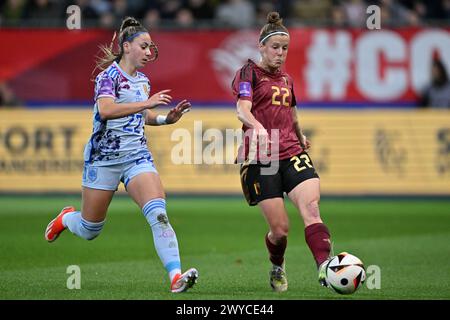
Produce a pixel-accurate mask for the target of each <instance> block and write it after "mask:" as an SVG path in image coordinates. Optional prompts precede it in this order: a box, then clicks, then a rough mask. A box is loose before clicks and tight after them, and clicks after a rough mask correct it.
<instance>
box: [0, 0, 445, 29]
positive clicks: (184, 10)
mask: <svg viewBox="0 0 450 320" xmlns="http://www.w3.org/2000/svg"><path fill="white" fill-rule="evenodd" d="M72 4H75V5H78V6H79V7H80V9H81V14H82V17H81V20H82V27H83V28H89V27H100V28H116V27H117V26H118V25H119V24H120V21H121V19H122V18H123V17H124V16H127V15H131V16H134V17H136V18H138V19H140V20H142V21H143V22H144V23H145V25H146V27H149V28H151V29H157V28H164V29H166V28H177V29H179V28H188V29H195V28H251V27H255V26H262V25H263V24H264V23H265V21H266V15H267V13H268V12H270V11H273V10H276V11H278V12H280V14H281V16H282V17H283V18H284V21H285V23H286V25H287V26H302V25H322V26H334V27H364V26H365V23H366V19H367V16H368V14H367V13H366V10H367V7H368V6H369V5H373V4H375V5H378V6H379V7H380V8H381V24H382V26H384V27H397V26H424V25H425V26H426V25H442V24H448V21H449V20H450V0H427V1H425V0H399V1H394V0H375V1H373V0H372V1H365V0H262V1H257V0H225V1H219V0H153V1H149V0H132V1H131V0H77V1H56V0H0V26H1V27H64V26H65V21H66V18H67V13H66V8H67V7H68V6H70V5H72Z"/></svg>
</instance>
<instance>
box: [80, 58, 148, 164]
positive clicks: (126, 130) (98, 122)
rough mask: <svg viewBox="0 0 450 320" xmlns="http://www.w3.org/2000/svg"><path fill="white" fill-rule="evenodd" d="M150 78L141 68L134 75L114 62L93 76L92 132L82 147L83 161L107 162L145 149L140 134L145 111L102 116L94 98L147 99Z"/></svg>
mask: <svg viewBox="0 0 450 320" xmlns="http://www.w3.org/2000/svg"><path fill="white" fill-rule="evenodd" d="M149 94H150V81H149V80H148V78H147V77H146V76H145V75H144V74H143V73H141V72H137V75H136V76H135V77H132V76H130V75H128V74H127V73H125V71H123V70H122V69H121V68H120V66H119V65H118V64H117V63H116V62H114V63H112V64H111V65H110V66H109V67H108V68H107V69H105V70H104V71H103V72H101V73H99V74H98V76H97V77H96V79H95V95H94V102H95V104H94V117H93V131H92V135H91V137H90V139H89V141H88V143H87V144H86V147H85V149H84V161H85V162H87V163H92V162H96V164H97V165H110V164H117V163H121V162H125V161H128V160H129V159H130V158H133V157H136V156H138V155H139V154H140V153H145V152H148V148H147V139H146V137H145V134H144V125H145V111H143V112H140V113H135V114H132V115H129V116H127V117H123V118H118V119H112V120H103V119H101V117H100V113H99V109H98V99H99V98H102V97H110V98H112V99H114V102H115V103H118V104H120V103H130V102H140V101H145V100H147V99H148V97H149Z"/></svg>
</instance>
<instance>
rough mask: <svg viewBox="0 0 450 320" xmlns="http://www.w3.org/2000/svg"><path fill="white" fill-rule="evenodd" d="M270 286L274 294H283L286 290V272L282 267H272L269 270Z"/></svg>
mask: <svg viewBox="0 0 450 320" xmlns="http://www.w3.org/2000/svg"><path fill="white" fill-rule="evenodd" d="M269 274H270V286H271V287H272V290H273V291H275V292H283V291H286V290H287V289H288V281H287V277H286V272H285V271H284V264H283V267H279V266H273V267H272V270H270V273H269Z"/></svg>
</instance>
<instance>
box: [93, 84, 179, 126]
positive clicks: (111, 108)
mask: <svg viewBox="0 0 450 320" xmlns="http://www.w3.org/2000/svg"><path fill="white" fill-rule="evenodd" d="M169 91H170V90H162V91H160V92H157V93H155V94H154V95H152V96H151V97H150V98H149V99H148V100H145V101H141V102H130V103H115V102H114V99H113V98H107V97H103V98H99V99H98V100H97V104H98V110H99V113H100V117H101V118H102V120H111V119H117V118H123V117H126V116H129V115H131V114H134V113H138V112H141V111H143V110H145V109H153V108H155V107H157V106H160V105H168V104H169V103H170V102H171V101H172V97H171V96H170V95H168V92H169Z"/></svg>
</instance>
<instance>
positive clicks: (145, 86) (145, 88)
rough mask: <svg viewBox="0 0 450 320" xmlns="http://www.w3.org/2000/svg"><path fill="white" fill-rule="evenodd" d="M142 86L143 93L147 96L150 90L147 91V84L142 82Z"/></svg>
mask: <svg viewBox="0 0 450 320" xmlns="http://www.w3.org/2000/svg"><path fill="white" fill-rule="evenodd" d="M142 88H143V89H144V92H145V95H146V96H147V97H148V94H149V93H150V92H149V91H150V90H149V89H148V85H146V84H144V85H143V86H142Z"/></svg>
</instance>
